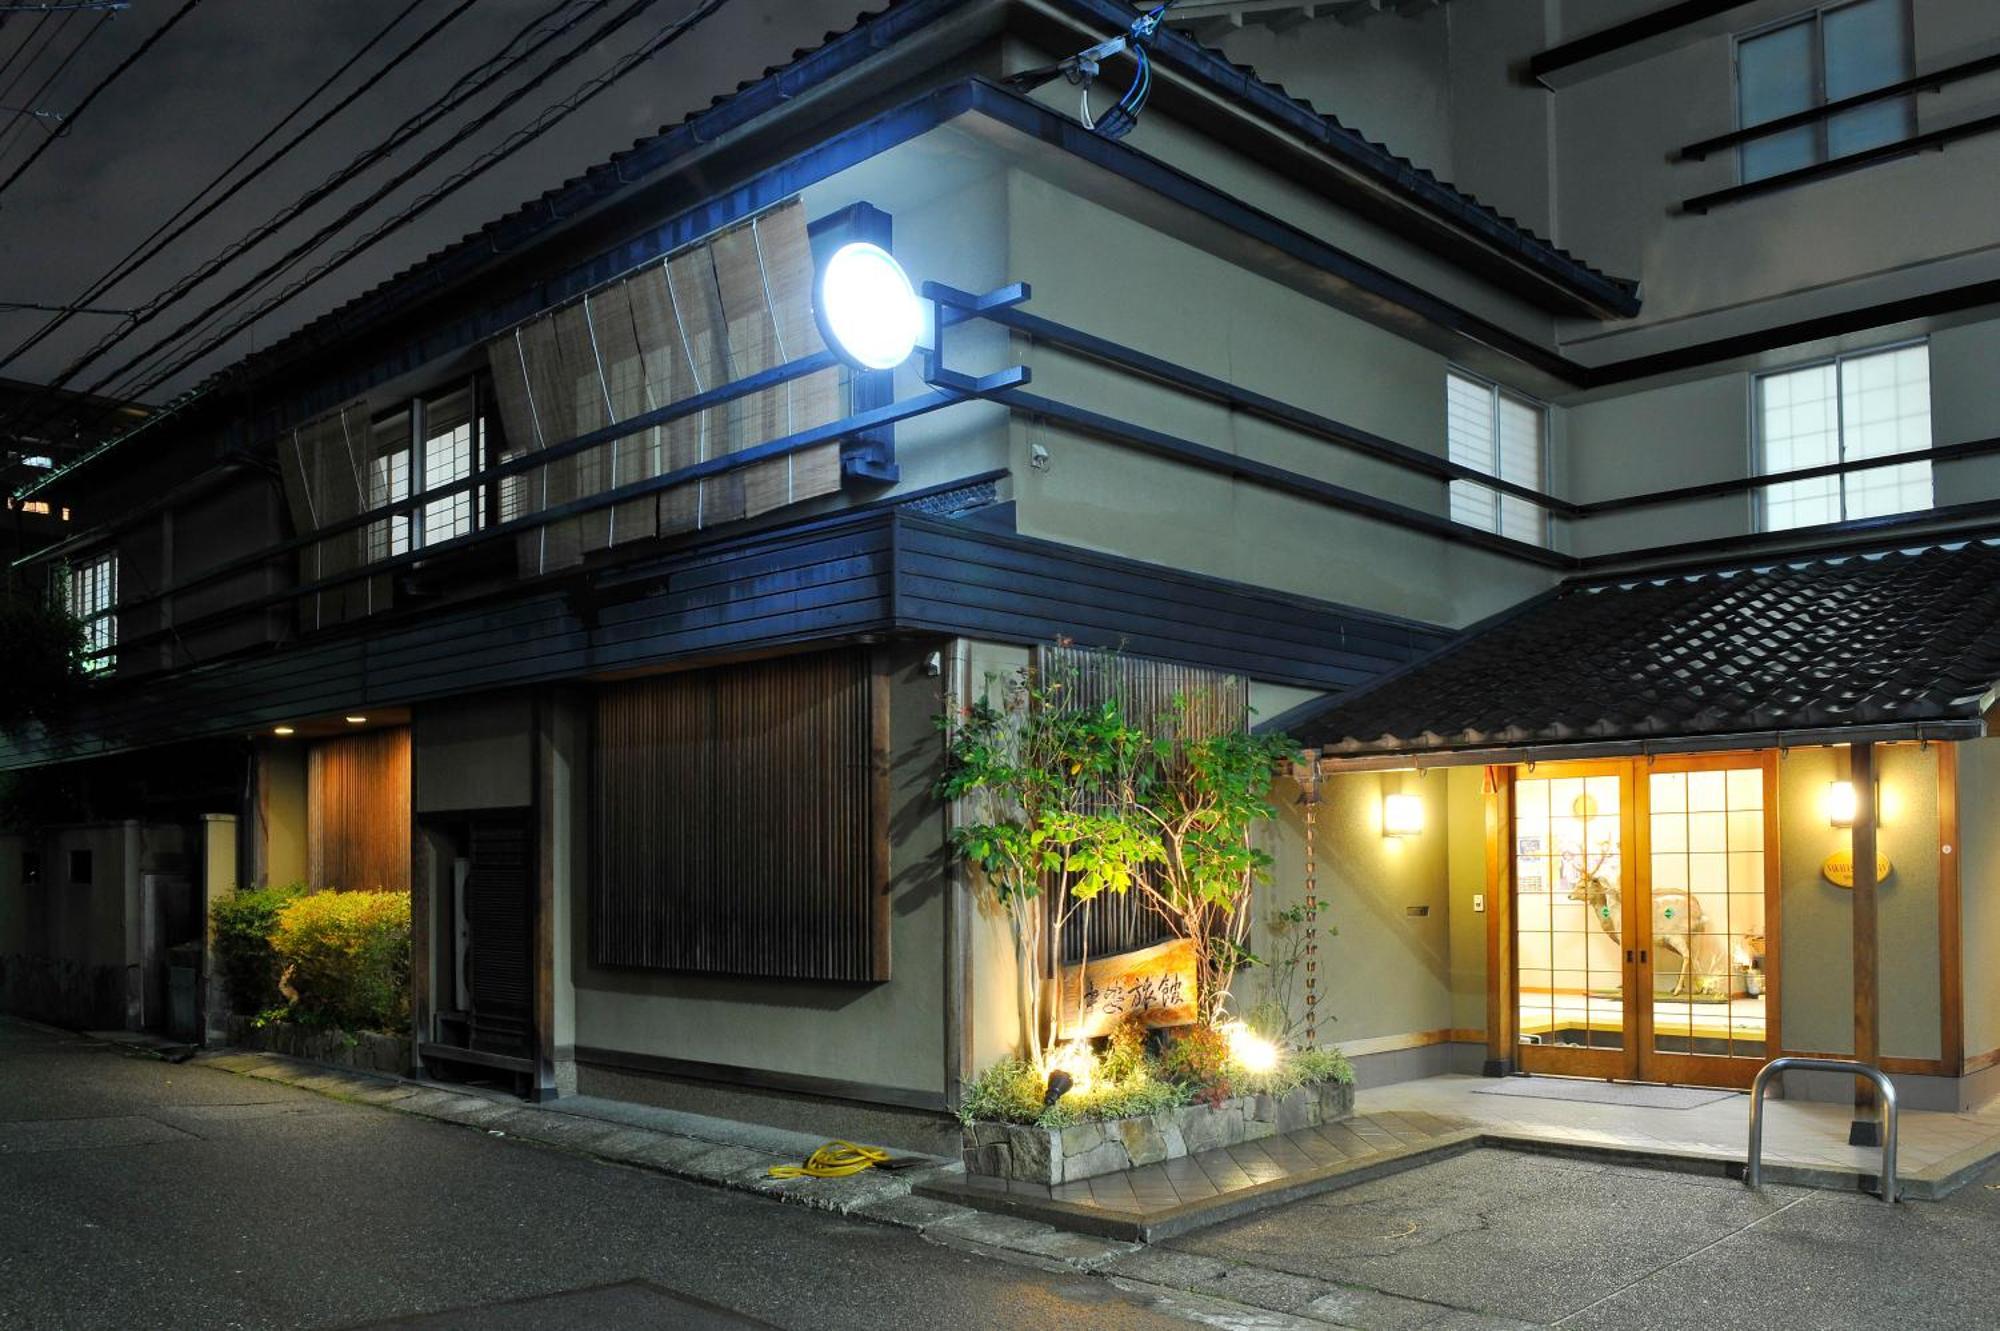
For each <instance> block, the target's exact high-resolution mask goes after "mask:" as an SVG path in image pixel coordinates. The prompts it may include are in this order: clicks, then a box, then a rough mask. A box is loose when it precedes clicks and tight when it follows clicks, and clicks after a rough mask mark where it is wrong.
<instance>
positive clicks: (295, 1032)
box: [224, 1017, 416, 1077]
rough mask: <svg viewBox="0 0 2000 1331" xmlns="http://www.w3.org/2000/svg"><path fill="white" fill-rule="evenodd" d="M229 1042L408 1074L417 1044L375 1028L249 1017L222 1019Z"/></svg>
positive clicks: (362, 1068)
mask: <svg viewBox="0 0 2000 1331" xmlns="http://www.w3.org/2000/svg"><path fill="white" fill-rule="evenodd" d="M224 1026H225V1029H226V1030H227V1031H228V1035H229V1043H230V1044H232V1045H234V1046H236V1047H237V1048H238V1049H258V1050H262V1051H263V1052H265V1053H269V1054H286V1055H289V1056H290V1057H292V1058H305V1059H310V1060H312V1061H313V1062H315V1063H327V1064H330V1065H332V1066H334V1067H342V1068H355V1069H357V1070H359V1071H362V1072H382V1073H387V1074H388V1075H389V1076H392V1077H407V1076H408V1075H410V1069H411V1068H413V1067H415V1066H416V1046H415V1045H414V1044H413V1043H412V1042H411V1040H410V1038H409V1037H408V1036H405V1035H383V1034H380V1033H379V1032H376V1031H330V1030H324V1029H321V1028H319V1027H316V1026H294V1025H292V1024H291V1023H290V1022H286V1021H273V1022H266V1023H265V1024H264V1025H262V1026H257V1025H254V1024H252V1022H251V1021H250V1019H249V1018H248V1017H229V1018H227V1019H226V1020H225V1022H224Z"/></svg>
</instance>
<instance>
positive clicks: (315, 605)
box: [278, 402, 390, 629]
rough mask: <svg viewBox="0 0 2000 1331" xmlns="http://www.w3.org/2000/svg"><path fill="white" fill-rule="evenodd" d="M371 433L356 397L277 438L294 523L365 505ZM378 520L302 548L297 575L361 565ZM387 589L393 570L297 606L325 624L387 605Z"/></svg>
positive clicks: (304, 623) (303, 525)
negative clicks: (279, 438)
mask: <svg viewBox="0 0 2000 1331" xmlns="http://www.w3.org/2000/svg"><path fill="white" fill-rule="evenodd" d="M372 435H373V431H372V430H371V428H370V426H369V422H368V415H367V412H366V411H365V410H364V409H363V408H362V406H361V404H360V403H358V402H353V403H349V404H348V405H347V406H344V407H341V408H338V409H337V410H335V411H333V412H330V413H329V414H327V415H325V416H321V417H319V418H318V419H317V420H311V421H307V422H306V423H305V424H303V425H300V426H298V427H296V428H295V429H293V430H292V431H291V432H290V433H289V434H288V435H287V436H286V437H285V438H283V439H281V440H280V441H279V446H278V461H279V471H280V472H281V474H282V475H283V478H284V487H285V502H286V505H287V506H288V507H289V508H290V510H291V515H292V526H293V529H294V530H295V531H297V532H299V533H300V534H301V535H304V534H306V533H309V532H313V531H317V530H319V529H320V528H321V527H325V526H329V525H331V524H333V523H336V522H341V521H344V520H346V519H348V518H351V517H354V516H355V515H356V514H358V513H361V512H362V511H363V510H364V508H366V507H367V503H366V499H367V496H368V494H369V484H368V476H369V468H370V464H371V462H372V460H373V459H372V458H371V456H370V449H371V447H372V446H373V442H374V441H373V438H372ZM376 525H379V524H371V526H369V527H357V528H354V529H352V530H349V531H344V532H337V533H335V534H334V535H332V536H328V537H327V538H326V539H324V540H320V541H314V542H313V543H312V544H311V545H308V546H306V547H305V548H304V549H302V550H300V551H299V580H300V581H301V582H317V581H320V580H322V579H325V578H331V577H337V576H338V575H340V574H342V573H347V572H350V571H352V570H354V569H358V568H360V567H361V566H362V565H363V564H364V563H366V562H368V550H369V544H370V542H371V539H374V538H375V537H376V532H375V526H376ZM389 589H390V580H389V579H388V577H386V576H376V577H372V578H360V579H356V580H354V581H352V582H346V583H342V584H341V585H340V586H338V587H332V588H329V589H327V590H326V591H321V592H313V593H309V594H308V595H307V596H306V597H305V598H304V599H303V602H302V603H301V605H300V607H299V624H300V627H301V628H306V629H313V628H321V627H325V626H327V625H330V624H339V623H342V622H343V621H346V620H350V619H358V618H360V617H361V616H363V615H366V614H369V613H370V612H371V611H375V610H381V609H386V608H387V607H388V605H389Z"/></svg>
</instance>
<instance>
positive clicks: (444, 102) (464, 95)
mask: <svg viewBox="0 0 2000 1331" xmlns="http://www.w3.org/2000/svg"><path fill="white" fill-rule="evenodd" d="M473 3H475V0H460V4H459V5H458V7H457V8H456V9H454V10H453V11H452V12H451V13H450V14H448V15H446V18H445V20H443V21H447V22H448V21H449V20H451V19H453V18H456V17H457V16H458V15H459V14H461V13H464V12H466V11H467V10H468V9H469V8H470V6H471V5H472V4H473ZM572 3H574V0H556V3H555V4H554V5H553V6H551V7H550V8H549V9H547V10H545V11H543V13H542V14H541V15H539V16H537V17H536V18H532V19H530V20H529V21H528V22H527V23H525V24H523V25H522V26H521V27H520V28H519V29H518V30H516V32H515V33H514V35H513V36H511V37H510V38H508V39H507V41H506V42H505V43H503V44H502V45H501V46H500V48H499V50H497V51H496V52H495V53H494V54H493V55H491V56H488V57H487V58H486V59H484V60H482V61H480V62H479V63H478V64H476V65H474V66H473V67H472V68H471V69H469V70H467V71H466V72H465V73H463V74H461V75H459V77H458V78H457V79H456V80H455V81H454V82H453V83H452V84H451V86H450V87H449V88H447V89H446V90H445V92H444V93H442V94H440V95H439V96H438V97H437V98H435V99H433V100H432V101H431V102H430V103H429V104H428V105H426V106H425V107H424V108H422V109H421V110H419V111H418V112H417V113H416V114H414V115H412V116H410V117H409V118H408V119H406V120H404V121H403V123H402V124H401V125H399V126H397V127H396V129H395V130H393V131H391V132H390V134H389V135H388V137H387V138H385V139H384V140H383V141H382V142H380V143H378V144H377V145H376V146H374V147H373V148H371V149H369V150H367V151H365V152H362V153H360V154H358V155H356V156H355V158H354V159H353V160H352V161H350V162H349V163H348V164H347V165H346V166H345V167H342V168H341V169H339V170H337V171H335V172H333V173H332V174H331V175H329V176H328V177H327V178H326V179H325V180H323V181H322V182H321V183H320V184H319V185H317V186H315V187H314V188H312V189H311V190H308V191H307V192H306V193H305V194H304V195H302V196H300V197H299V198H298V199H296V200H294V201H293V202H292V204H291V205H290V206H288V207H286V208H281V209H280V210H279V211H278V212H277V213H275V214H273V215H272V216H271V217H270V218H268V219H267V220H266V221H265V222H264V223H263V224H261V225H260V226H258V227H255V228H253V229H252V230H251V231H250V232H249V233H248V234H247V235H245V236H243V237H242V238H240V239H239V240H237V241H235V242H233V243H232V244H230V245H229V246H227V247H226V248H225V249H224V250H223V251H222V252H221V253H220V254H217V255H216V256H214V257H212V258H210V259H209V260H207V261H205V262H204V263H202V264H201V265H199V266H198V267H197V268H196V269H195V271H193V272H191V273H189V274H186V275H184V276H183V277H182V278H181V279H179V280H178V281H176V282H175V283H173V284H172V285H171V286H169V287H168V288H167V289H166V290H165V291H163V292H161V293H160V294H159V295H157V296H155V297H154V298H153V299H152V300H150V301H148V302H147V303H146V304H145V305H143V306H141V307H140V309H139V310H138V311H136V312H135V313H134V315H133V316H132V317H131V318H129V319H127V320H126V321H125V322H124V323H123V324H121V325H120V327H119V328H118V329H116V330H114V331H113V332H111V333H109V334H107V335H106V336H105V337H103V338H101V339H100V340H99V341H98V342H97V343H96V344H95V345H94V346H92V347H91V348H90V349H89V350H88V351H86V352H85V353H83V354H82V355H81V356H79V357H77V358H76V359H74V360H72V361H71V362H70V363H69V364H68V365H66V366H65V367H64V368H63V370H62V371H61V373H59V374H57V375H56V376H55V377H54V378H52V379H50V380H49V381H48V382H47V383H46V384H44V385H43V391H42V393H41V394H39V395H38V396H37V398H36V399H35V400H34V401H32V402H30V403H27V404H24V405H23V406H22V407H20V408H19V409H17V410H15V411H14V412H12V413H10V414H9V416H8V418H7V419H6V420H5V421H0V425H5V426H15V425H18V423H19V422H20V421H21V420H22V419H23V418H24V417H25V416H26V414H27V413H28V412H30V411H32V410H33V409H34V407H35V406H36V405H38V404H39V405H43V406H47V405H49V404H55V405H54V409H55V410H56V411H57V412H60V411H62V410H65V409H66V408H65V407H64V406H63V405H62V404H61V403H60V401H59V390H60V389H62V388H63V387H64V386H65V385H67V384H68V383H69V382H70V380H72V379H74V378H75V377H76V376H77V375H78V374H79V373H81V372H82V370H83V369H84V368H85V367H86V366H88V365H90V364H91V363H92V362H94V361H96V360H98V359H99V358H100V357H102V356H103V355H105V354H106V353H107V352H108V351H110V350H111V348H113V347H115V346H116V345H117V344H118V343H120V342H122V341H123V340H125V339H126V338H127V337H129V336H131V334H132V333H133V332H134V331H136V330H137V328H138V327H139V326H140V325H142V324H145V323H148V322H150V321H151V320H152V319H153V318H154V317H155V316H157V315H158V314H159V313H160V312H161V311H163V310H165V309H166V308H168V307H170V306H172V305H174V304H176V303H178V302H179V301H180V300H181V299H182V298H184V297H185V296H186V295H188V294H189V292H191V291H192V290H193V289H194V288H195V287H197V286H199V285H200V284H201V283H202V282H205V281H207V280H208V278H209V277H211V276H213V275H214V274H215V273H216V272H217V271H219V270H220V269H221V268H222V267H224V266H226V265H227V264H228V263H229V262H231V261H233V260H234V259H235V258H236V257H237V256H239V255H240V254H242V253H243V252H245V251H246V250H249V249H251V248H254V247H255V246H256V245H258V244H260V243H261V242H262V241H263V240H265V239H266V238H268V237H269V236H271V235H273V234H275V233H276V232H277V231H279V230H281V229H282V228H284V227H285V226H287V225H290V224H291V223H292V222H294V221H295V220H296V219H297V217H298V215H299V214H301V213H302V212H304V211H306V210H307V209H309V208H311V207H312V206H313V205H314V204H317V203H319V202H320V201H321V200H323V199H324V198H326V197H327V196H328V195H329V194H331V193H332V192H334V191H335V190H337V189H338V188H339V187H340V186H341V185H344V184H345V183H347V182H348V181H349V180H352V179H353V178H355V177H356V176H358V175H359V174H361V173H362V172H364V171H365V170H367V169H368V168H369V167H371V166H373V165H375V164H376V163H377V162H379V161H381V160H383V159H384V158H386V157H387V156H389V155H390V154H391V153H393V152H395V151H396V150H397V149H398V148H400V147H401V146H402V145H403V144H404V143H406V142H408V141H409V140H410V139H411V138H413V137H415V136H416V135H418V134H420V133H422V132H423V131H424V130H425V129H428V128H429V127H430V125H431V124H432V123H434V122H435V121H436V120H437V119H438V118H439V117H441V116H443V115H444V114H446V113H447V112H449V111H451V110H453V109H455V108H456V107H457V106H459V105H461V104H462V103H463V102H465V101H466V100H468V99H469V98H471V97H473V96H476V95H477V94H478V93H479V92H481V91H483V90H484V89H485V88H487V87H490V86H492V85H493V84H494V83H496V82H497V81H498V80H500V79H502V78H504V77H506V75H507V74H508V73H510V72H512V71H513V70H514V69H515V68H517V67H518V66H519V65H520V64H521V63H523V62H524V61H526V60H528V59H531V58H532V57H533V56H534V55H535V54H536V53H537V52H538V51H540V50H541V49H542V47H544V46H546V45H548V44H549V43H550V42H552V41H554V40H555V39H556V38H557V37H560V36H561V35H562V34H563V33H564V32H567V31H568V30H569V29H571V28H573V27H575V26H576V25H577V24H578V23H580V22H582V21H583V18H584V16H585V15H587V14H589V13H590V12H591V11H593V10H596V9H600V8H602V7H603V6H604V5H606V4H608V3H610V0H590V3H589V5H588V6H587V7H586V8H585V9H584V10H583V11H582V12H580V13H578V14H576V15H574V16H572V17H571V18H569V19H568V20H566V21H564V22H563V23H562V24H560V25H559V26H557V27H555V28H554V29H553V30H551V31H549V32H547V33H545V34H543V35H541V37H540V40H538V41H536V42H535V43H534V44H533V45H532V46H530V47H529V48H528V49H527V50H526V51H523V52H521V53H520V54H518V55H516V56H513V57H512V58H511V59H510V58H507V55H508V52H510V51H512V50H513V49H514V48H515V47H516V46H517V45H519V44H520V43H521V41H522V39H523V38H525V37H528V36H530V35H531V34H533V33H534V32H535V30H536V26H537V25H538V24H540V23H543V22H546V21H549V20H552V19H554V18H555V16H556V15H559V14H560V13H562V11H563V10H565V9H567V8H568V7H569V6H570V5H571V4H572ZM436 27H437V25H433V31H435V29H436ZM429 35H430V34H429V33H427V34H426V37H428V36H429ZM496 65H497V66H499V68H498V69H495V68H494V67H495V66H496ZM467 85H470V86H469V87H468V86H467ZM287 150H289V145H288V149H287ZM267 165H268V163H267ZM208 313H209V312H204V313H203V314H202V315H200V316H197V318H196V320H195V321H193V322H194V323H196V324H198V323H199V322H200V321H201V320H203V319H205V318H207V317H208ZM191 326H193V325H192V324H183V325H181V327H180V328H179V329H177V330H176V331H175V332H173V333H170V334H169V335H168V336H167V338H166V340H165V342H163V343H156V344H155V345H154V347H153V348H151V349H149V350H148V351H147V352H145V353H142V356H141V357H139V358H135V359H134V360H132V361H128V362H126V364H125V365H123V366H120V367H119V369H118V370H115V371H113V372H112V375H113V376H115V375H117V374H121V373H123V372H125V371H126V370H127V369H129V368H131V366H132V365H133V364H135V363H137V360H138V359H143V357H144V356H150V355H153V354H155V353H157V352H158V350H159V349H160V347H161V346H163V345H165V344H166V343H170V342H172V341H174V340H176V339H178V338H180V337H182V336H184V335H185V334H186V333H187V332H188V330H189V328H190V327H191ZM9 359H10V360H11V359H12V358H11V357H10V358H9ZM109 377H110V376H107V379H106V380H100V381H99V382H107V381H108V378H109Z"/></svg>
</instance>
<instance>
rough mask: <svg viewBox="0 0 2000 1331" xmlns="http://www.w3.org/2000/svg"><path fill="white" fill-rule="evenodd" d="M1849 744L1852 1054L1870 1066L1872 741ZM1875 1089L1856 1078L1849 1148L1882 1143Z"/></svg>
mask: <svg viewBox="0 0 2000 1331" xmlns="http://www.w3.org/2000/svg"><path fill="white" fill-rule="evenodd" d="M1847 747H1848V754H1849V759H1848V779H1849V780H1850V781H1852V782H1853V783H1854V829H1853V841H1854V1057H1855V1058H1856V1059H1857V1060H1859V1061H1860V1062H1862V1063H1865V1064H1867V1065H1868V1066H1870V1067H1878V1066H1880V1064H1881V1055H1882V1051H1881V1046H1880V1035H1881V1006H1882V1005H1881V987H1880V984H1879V981H1878V970H1877V960H1878V952H1879V949H1878V947H1877V942H1876V932H1875V817H1876V808H1875V745H1874V744H1873V743H1872V742H1868V741H1858V742H1856V743H1853V744H1850V745H1848V746H1847ZM1876 1113H1877V1109H1876V1104H1875V1087H1874V1085H1873V1083H1871V1082H1869V1081H1866V1080H1864V1079H1863V1078H1860V1077H1857V1078H1855V1091H1854V1122H1853V1124H1852V1125H1851V1126H1850V1127H1849V1128H1848V1131H1847V1140H1848V1144H1849V1145H1852V1146H1879V1145H1881V1144H1882V1135H1881V1134H1882V1129H1881V1124H1880V1122H1879V1121H1878V1120H1877V1118H1876Z"/></svg>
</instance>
